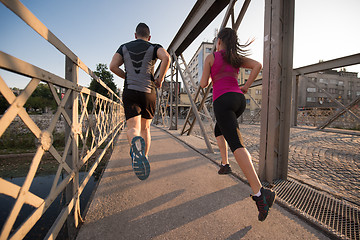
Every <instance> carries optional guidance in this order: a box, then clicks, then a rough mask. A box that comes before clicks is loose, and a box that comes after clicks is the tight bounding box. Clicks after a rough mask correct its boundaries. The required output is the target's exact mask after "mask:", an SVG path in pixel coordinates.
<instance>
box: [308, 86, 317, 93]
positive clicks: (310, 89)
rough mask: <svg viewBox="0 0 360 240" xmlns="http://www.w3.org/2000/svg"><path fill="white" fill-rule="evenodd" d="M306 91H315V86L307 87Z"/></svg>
mask: <svg viewBox="0 0 360 240" xmlns="http://www.w3.org/2000/svg"><path fill="white" fill-rule="evenodd" d="M306 91H307V92H316V88H310V87H309V88H307V89H306Z"/></svg>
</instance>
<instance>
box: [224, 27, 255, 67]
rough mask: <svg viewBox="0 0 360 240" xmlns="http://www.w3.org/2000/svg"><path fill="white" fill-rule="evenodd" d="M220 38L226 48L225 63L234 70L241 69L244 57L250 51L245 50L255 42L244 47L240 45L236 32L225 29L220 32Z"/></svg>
mask: <svg viewBox="0 0 360 240" xmlns="http://www.w3.org/2000/svg"><path fill="white" fill-rule="evenodd" d="M218 38H219V39H221V41H223V42H224V44H225V46H226V51H225V52H224V53H223V57H224V59H225V61H226V62H227V63H229V64H230V65H231V66H233V67H234V68H239V67H240V66H241V64H242V63H243V57H245V56H247V55H249V53H248V52H249V50H246V49H244V48H246V47H248V46H249V45H250V44H251V43H252V42H253V41H254V40H251V41H250V42H249V41H248V42H247V43H245V44H244V45H242V44H240V43H239V41H238V37H237V34H236V32H235V30H233V29H231V28H223V29H222V30H220V32H219V34H218Z"/></svg>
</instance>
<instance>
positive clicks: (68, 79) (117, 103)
mask: <svg viewBox="0 0 360 240" xmlns="http://www.w3.org/2000/svg"><path fill="white" fill-rule="evenodd" d="M1 2H2V3H3V4H4V5H5V6H6V7H8V8H9V9H10V10H11V11H13V12H14V13H15V14H16V15H17V16H18V17H20V18H21V19H22V20H23V21H24V22H25V23H27V24H28V25H29V26H30V27H31V28H33V29H34V30H35V31H36V32H37V33H39V34H40V35H41V36H42V37H43V38H45V39H46V40H47V41H48V42H49V43H51V44H52V45H53V46H54V47H56V48H57V49H58V50H59V51H60V52H61V53H63V54H64V55H65V57H66V63H65V68H66V69H65V79H64V78H62V77H59V76H56V75H55V74H52V73H50V72H47V71H45V70H43V69H41V68H38V67H36V66H34V65H32V64H30V63H27V62H24V61H22V60H20V59H18V58H16V57H14V56H11V55H8V54H6V53H4V52H0V68H1V69H4V70H6V71H11V72H13V73H16V74H19V75H22V76H25V77H28V78H29V83H28V84H27V86H26V88H25V89H24V90H23V91H22V92H21V93H20V94H19V95H18V96H16V95H15V94H14V93H13V92H12V90H11V89H10V88H9V87H8V86H7V84H6V83H5V81H4V79H3V78H2V77H1V76H0V92H1V94H2V95H3V96H4V98H5V99H6V100H7V101H8V103H9V104H10V106H9V107H8V109H7V111H6V112H5V114H4V115H3V116H2V117H1V119H0V137H1V136H2V135H3V134H4V132H5V131H6V129H7V128H8V127H9V126H10V124H11V123H12V121H13V120H14V119H15V117H17V116H18V117H20V118H21V119H22V121H23V122H24V124H25V125H26V126H27V127H28V129H29V130H30V131H31V132H32V133H33V135H34V136H35V137H36V138H37V139H38V144H37V150H36V153H35V155H34V157H33V159H32V162H31V164H30V167H29V171H28V173H27V175H26V178H25V181H24V183H23V184H22V185H21V186H18V185H16V184H14V183H11V182H9V181H7V180H5V179H3V178H0V194H4V195H7V196H9V197H11V198H13V199H14V200H15V201H14V202H15V203H14V205H13V206H12V209H11V211H10V213H9V215H8V217H7V220H6V222H5V224H4V226H3V227H2V230H1V236H0V239H22V238H24V237H25V236H26V234H27V233H28V232H29V231H30V230H31V229H32V227H33V226H34V225H35V224H36V223H37V221H38V220H39V219H40V218H41V217H42V216H43V215H44V213H45V212H46V210H47V209H48V208H49V207H50V205H51V204H52V203H53V202H54V200H55V199H56V198H57V196H59V195H61V194H62V193H65V195H66V202H65V204H64V206H63V208H62V210H61V212H60V214H59V215H58V217H57V219H56V220H55V221H54V223H53V224H52V227H51V229H50V230H49V231H48V233H47V235H46V237H45V238H46V239H55V238H56V236H57V235H58V233H59V231H60V230H61V228H62V226H63V225H64V223H65V222H66V221H67V226H68V229H71V228H72V229H74V228H76V227H77V226H78V225H79V222H81V221H82V220H81V215H80V201H79V197H80V195H81V193H82V192H83V190H84V188H85V186H86V185H87V183H88V181H89V179H90V178H91V176H92V174H93V173H94V171H95V169H96V168H97V166H98V165H99V163H100V161H101V160H102V159H103V156H104V154H105V153H106V151H107V150H108V148H109V147H110V146H111V145H112V143H113V141H114V139H115V136H116V135H117V133H118V132H119V130H120V129H122V127H123V125H124V123H125V120H124V117H123V111H122V103H121V100H120V98H119V97H118V96H117V94H116V93H114V92H113V91H112V90H111V89H110V88H109V87H107V86H106V84H105V83H104V82H102V81H101V80H100V79H99V78H98V77H97V76H96V75H95V74H94V73H93V72H92V71H91V70H90V69H89V68H88V67H87V66H86V65H85V64H84V63H83V62H82V61H81V60H80V59H79V58H78V57H77V56H76V55H75V54H74V53H73V52H72V51H71V50H70V49H68V48H67V47H66V46H65V45H64V44H63V43H62V42H61V41H60V40H59V39H58V38H57V37H56V36H55V35H54V34H52V33H51V32H50V31H49V30H48V29H47V28H46V27H45V25H44V24H42V23H41V22H40V21H39V20H38V19H37V18H36V17H35V16H34V15H33V14H32V13H31V12H30V11H29V10H28V9H27V8H26V7H25V6H24V5H23V4H22V3H21V2H20V1H17V0H11V1H10V0H9V1H7V0H1ZM79 68H81V69H82V70H84V71H85V72H86V73H87V74H88V75H89V76H90V77H92V78H93V79H95V80H96V81H98V82H99V83H100V84H101V85H102V86H103V87H104V88H106V89H107V90H108V96H103V95H100V94H98V93H96V92H94V91H91V90H89V89H88V88H86V87H83V86H80V85H79V84H78V71H79ZM41 82H43V83H46V84H47V85H48V86H49V88H50V90H51V92H52V95H53V98H54V100H55V101H56V104H57V108H56V110H55V113H54V115H53V117H52V120H51V122H50V124H49V126H48V127H47V128H46V129H40V127H39V126H38V125H37V124H36V123H35V122H34V121H33V120H32V119H31V118H30V116H29V114H28V113H27V111H26V109H25V108H24V104H25V103H26V101H27V100H28V99H29V97H30V96H31V94H32V93H33V92H34V90H35V89H36V87H37V86H38V85H39V83H41ZM60 119H64V121H65V145H64V146H63V148H61V151H60V149H56V148H55V147H54V146H53V132H54V129H55V127H56V124H57V123H58V122H59V121H60ZM99 151H100V154H99V155H97V157H96V159H95V161H92V162H91V164H92V166H91V167H90V168H89V171H88V172H87V173H86V174H85V175H84V177H83V178H82V179H80V177H79V170H80V169H81V168H82V166H83V165H84V164H88V163H89V159H90V157H92V156H94V153H95V152H97V153H98V152H99ZM46 152H49V153H50V154H51V155H52V156H53V157H54V158H55V159H56V161H57V162H58V166H57V171H56V175H55V177H54V180H53V183H52V187H51V190H50V191H49V193H48V195H47V196H46V197H45V198H41V197H39V196H37V195H36V194H34V193H32V192H31V191H30V186H31V184H32V182H33V180H34V177H35V175H36V174H37V171H38V168H39V164H40V162H41V161H42V157H43V156H44V154H45V153H46ZM61 175H62V176H65V177H63V178H60V176H61ZM25 205H30V206H32V207H33V209H34V210H33V211H32V213H31V214H30V215H29V216H28V217H27V218H26V220H25V221H24V222H23V223H21V224H16V226H19V227H17V228H15V227H14V226H15V222H16V221H17V219H18V217H19V214H20V212H21V209H22V208H23V207H24V206H25Z"/></svg>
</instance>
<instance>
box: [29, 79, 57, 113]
mask: <svg viewBox="0 0 360 240" xmlns="http://www.w3.org/2000/svg"><path fill="white" fill-rule="evenodd" d="M56 107H57V104H56V102H55V100H54V97H53V95H52V93H51V90H50V88H49V86H48V85H47V84H44V83H40V84H39V85H38V86H37V87H36V89H35V91H34V92H33V93H32V94H31V96H30V97H29V99H28V100H27V101H26V104H25V108H26V109H29V108H33V109H35V110H36V109H41V110H42V112H45V109H46V108H51V109H56Z"/></svg>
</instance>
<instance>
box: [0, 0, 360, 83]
mask: <svg viewBox="0 0 360 240" xmlns="http://www.w3.org/2000/svg"><path fill="white" fill-rule="evenodd" d="M195 2H196V1H195V0H185V1H165V0H155V1H151V2H149V1H142V0H140V1H138V2H134V1H126V2H125V3H124V2H121V3H120V1H116V0H108V1H104V2H101V4H99V2H98V1H95V0H89V1H86V5H85V4H84V3H82V2H79V1H70V0H63V1H36V0H22V3H23V4H24V5H25V6H26V7H27V8H29V9H30V11H31V12H33V13H34V14H35V16H36V17H37V18H38V19H39V20H40V21H42V22H43V23H44V25H45V26H46V27H48V28H49V30H50V31H52V32H53V33H54V34H55V35H56V36H57V37H58V38H59V39H60V40H61V41H62V42H63V43H64V44H65V45H66V46H68V47H69V48H70V49H71V50H72V51H73V52H74V53H75V54H76V55H77V56H78V57H79V58H80V59H81V60H82V61H83V62H84V63H85V64H86V65H87V66H88V67H89V68H90V69H92V70H93V71H94V70H95V69H96V64H98V63H105V64H107V65H108V66H109V63H110V61H111V58H112V56H113V54H114V53H115V52H116V50H117V48H118V47H119V46H120V45H121V44H122V43H124V42H128V41H131V40H133V39H134V31H135V27H136V25H137V24H138V23H139V22H145V23H147V24H148V25H149V27H150V30H151V35H152V39H151V42H155V43H160V44H161V45H162V46H163V47H164V48H165V49H167V48H168V46H169V44H170V42H171V41H172V39H173V38H174V36H175V34H176V33H177V31H178V30H179V28H180V26H181V25H182V23H183V21H184V20H185V18H186V17H187V15H188V14H189V12H190V10H191V9H192V7H193V6H194V4H195ZM241 6H242V1H237V3H236V11H235V13H237V12H239V11H240V8H241ZM359 10H360V1H358V0H345V1H342V2H341V3H340V2H338V1H335V0H318V1H310V0H301V1H300V0H296V1H295V39H294V68H297V67H301V66H304V65H309V64H314V63H317V62H319V60H324V61H327V60H330V59H334V58H339V57H344V56H348V55H352V54H356V53H359V52H360V44H359V42H360V33H359V30H358V29H357V23H359V22H360V15H359V14H358V11H359ZM225 11H226V9H225V10H224V11H223V12H222V13H221V14H220V15H219V16H218V17H217V18H216V19H215V20H214V21H213V22H212V23H211V24H209V26H208V27H207V28H206V29H205V30H204V31H203V33H201V34H200V35H199V37H198V38H197V39H196V40H195V41H194V42H193V43H192V44H191V45H190V46H189V47H188V48H187V49H186V50H185V52H184V57H185V59H186V61H188V62H189V61H190V59H191V57H192V56H193V55H194V53H195V52H196V50H197V48H198V47H199V46H200V44H201V42H203V41H212V39H213V38H214V33H215V29H216V28H219V26H220V24H221V21H222V19H223V16H224V13H225ZM65 13H66V14H65ZM263 25H264V1H252V2H251V3H250V5H249V8H248V11H247V13H246V14H245V17H244V19H243V22H242V23H241V25H240V28H239V31H238V35H239V38H240V41H241V42H242V43H244V42H246V41H247V40H248V39H252V38H255V42H254V43H253V44H252V45H251V46H250V49H251V52H252V55H251V56H250V57H252V58H254V59H255V60H257V61H260V62H262V60H263V35H264V27H263ZM0 33H1V38H0V50H1V51H3V52H5V53H8V54H10V55H13V56H14V57H17V58H20V59H22V60H24V61H26V62H29V63H31V64H33V65H35V66H38V67H40V68H43V69H44V70H46V71H49V72H52V73H54V74H56V75H58V76H60V77H64V68H65V66H64V65H65V59H64V56H63V54H61V53H60V52H58V50H57V49H55V48H54V47H53V46H52V45H51V44H49V43H47V42H46V41H45V40H44V39H42V37H40V36H39V35H38V34H37V33H36V32H34V31H33V30H32V29H31V28H30V27H29V26H27V25H26V24H25V23H24V22H23V21H22V20H21V19H20V18H18V17H17V16H16V15H15V14H14V13H12V12H11V11H10V10H9V9H7V8H6V7H5V6H4V5H3V4H2V3H0ZM346 69H347V71H352V72H360V65H359V64H358V65H355V66H349V67H346ZM0 76H1V77H2V78H3V79H4V80H5V82H6V83H7V84H8V85H9V87H18V88H24V87H25V86H26V84H27V83H28V81H29V79H28V78H24V77H19V76H18V75H15V74H12V73H9V72H7V71H4V70H0ZM90 81H91V78H90V77H88V76H87V75H86V74H85V73H84V72H83V71H82V70H80V71H79V83H80V84H81V85H83V86H85V87H88V86H89V84H90ZM115 83H116V85H117V86H118V87H120V88H122V85H123V80H122V79H120V78H118V77H117V76H115Z"/></svg>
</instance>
